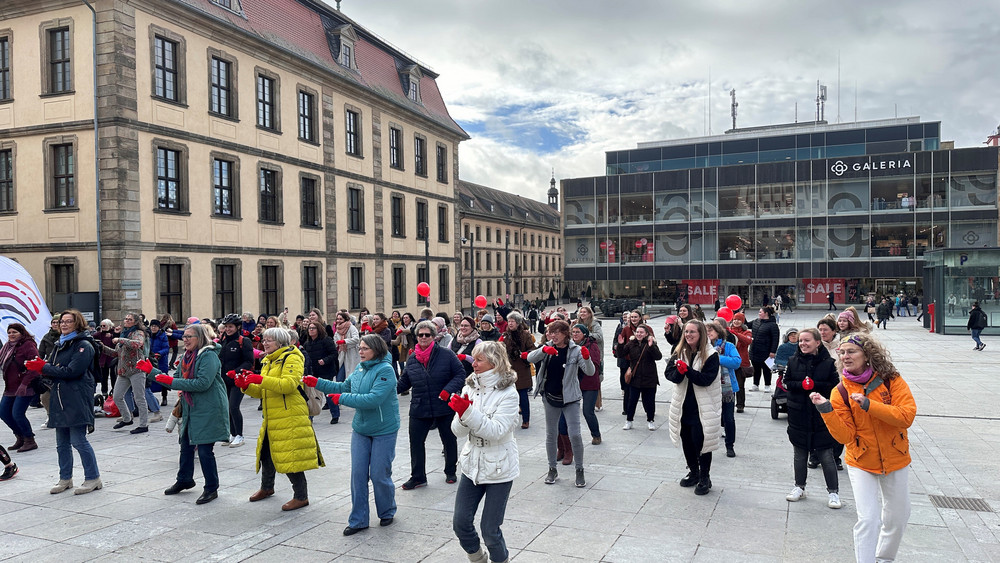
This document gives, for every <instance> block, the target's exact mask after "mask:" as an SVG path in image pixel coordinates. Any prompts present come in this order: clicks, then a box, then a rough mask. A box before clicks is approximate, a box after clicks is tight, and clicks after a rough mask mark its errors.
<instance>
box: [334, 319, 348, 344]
mask: <svg viewBox="0 0 1000 563" xmlns="http://www.w3.org/2000/svg"><path fill="white" fill-rule="evenodd" d="M341 324H343V325H344V330H343V331H341V330H340V325H341ZM350 329H351V322H350V321H347V322H345V323H337V334H339V335H341V336H347V331H348V330H350ZM341 340H344V339H343V338H341Z"/></svg>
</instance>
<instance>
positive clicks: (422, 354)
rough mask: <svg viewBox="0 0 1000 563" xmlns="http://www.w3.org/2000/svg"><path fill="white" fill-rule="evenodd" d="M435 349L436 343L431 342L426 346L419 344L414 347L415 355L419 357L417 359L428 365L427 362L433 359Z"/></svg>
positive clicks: (425, 365)
mask: <svg viewBox="0 0 1000 563" xmlns="http://www.w3.org/2000/svg"><path fill="white" fill-rule="evenodd" d="M433 349H434V345H433V344H431V345H430V346H428V347H426V348H421V347H420V345H419V344H417V345H416V346H414V347H413V355H414V356H416V357H417V361H418V362H420V363H421V364H423V365H424V367H427V364H428V363H430V361H431V350H433Z"/></svg>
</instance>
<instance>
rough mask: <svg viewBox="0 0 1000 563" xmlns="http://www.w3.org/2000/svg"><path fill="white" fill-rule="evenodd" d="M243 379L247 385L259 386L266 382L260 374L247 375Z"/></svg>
mask: <svg viewBox="0 0 1000 563" xmlns="http://www.w3.org/2000/svg"><path fill="white" fill-rule="evenodd" d="M243 379H245V380H246V381H247V384H251V383H256V384H257V385H260V384H261V383H262V382H263V381H264V376H263V375H261V374H259V373H253V372H251V373H248V374H246V375H245V376H244V377H243Z"/></svg>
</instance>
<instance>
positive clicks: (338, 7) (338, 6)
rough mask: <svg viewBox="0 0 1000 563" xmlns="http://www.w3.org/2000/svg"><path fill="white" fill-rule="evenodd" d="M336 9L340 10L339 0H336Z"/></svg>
mask: <svg viewBox="0 0 1000 563" xmlns="http://www.w3.org/2000/svg"><path fill="white" fill-rule="evenodd" d="M337 11H338V12H339V11H340V0H337Z"/></svg>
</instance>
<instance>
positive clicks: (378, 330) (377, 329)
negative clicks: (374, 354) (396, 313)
mask: <svg viewBox="0 0 1000 563" xmlns="http://www.w3.org/2000/svg"><path fill="white" fill-rule="evenodd" d="M387 328H389V323H387V322H385V321H379V322H377V323H375V326H373V327H372V332H374V333H375V334H382V332H383V331H385V329H387Z"/></svg>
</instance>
